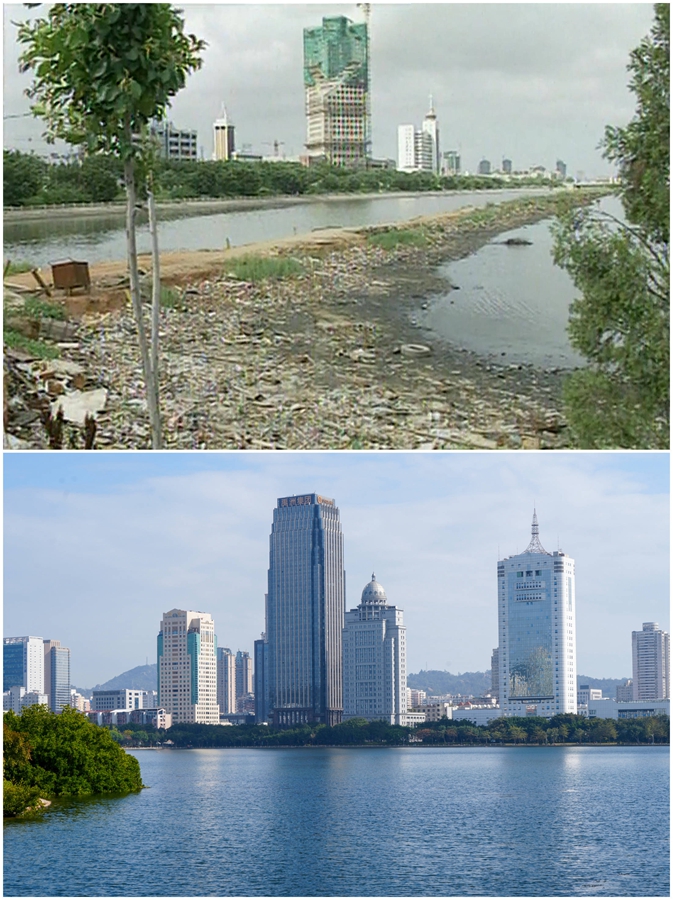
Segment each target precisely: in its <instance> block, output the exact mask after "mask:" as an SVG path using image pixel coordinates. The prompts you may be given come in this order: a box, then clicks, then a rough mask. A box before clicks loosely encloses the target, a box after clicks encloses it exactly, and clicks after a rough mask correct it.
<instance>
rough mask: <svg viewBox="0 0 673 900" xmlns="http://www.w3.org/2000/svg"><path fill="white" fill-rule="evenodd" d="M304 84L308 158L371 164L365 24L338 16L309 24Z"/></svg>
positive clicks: (367, 43) (349, 164) (306, 38)
mask: <svg viewBox="0 0 673 900" xmlns="http://www.w3.org/2000/svg"><path fill="white" fill-rule="evenodd" d="M304 88H305V93H306V131H307V137H306V150H307V154H308V157H309V161H311V160H320V159H324V160H326V161H327V162H329V163H331V164H332V165H335V166H359V165H366V164H367V160H368V159H369V157H370V156H371V136H370V113H369V29H368V27H367V24H366V23H364V22H363V23H359V24H356V23H354V22H351V20H350V19H347V18H346V17H345V16H334V17H331V18H324V19H323V20H322V25H321V26H318V27H317V28H305V29H304Z"/></svg>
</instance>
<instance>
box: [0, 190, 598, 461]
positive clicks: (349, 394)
mask: <svg viewBox="0 0 673 900" xmlns="http://www.w3.org/2000/svg"><path fill="white" fill-rule="evenodd" d="M606 192H607V191H606V189H602V190H601V189H594V190H589V189H587V190H577V191H562V192H558V191H557V192H553V193H548V194H546V195H542V196H536V197H526V198H518V199H516V200H513V201H507V202H503V203H499V204H489V205H487V206H486V207H483V208H479V209H474V208H465V209H461V210H458V211H455V212H450V213H443V214H439V215H434V216H423V217H418V218H416V219H414V220H411V221H409V222H404V223H398V224H394V225H377V226H370V227H366V228H340V229H323V230H321V231H318V232H314V233H311V234H308V235H303V236H295V237H291V238H287V239H285V240H280V241H278V240H276V241H270V242H267V243H264V244H257V245H247V246H245V247H235V248H231V249H223V250H221V251H192V252H185V253H165V254H163V255H162V260H161V267H162V291H163V298H162V299H163V302H162V305H163V309H162V312H161V316H162V321H161V329H162V351H161V353H162V356H161V360H160V370H161V371H160V397H161V408H162V415H163V419H164V442H165V446H166V448H167V449H178V448H179V449H196V448H199V449H201V448H203V449H229V448H231V449H234V448H235V449H247V448H252V449H307V448H309V449H342V448H343V449H388V448H390V449H416V448H423V449H445V448H446V449H449V448H462V449H473V448H474V449H496V448H501V447H502V448H510V449H517V448H524V449H525V448H531V449H539V448H542V449H544V448H546V447H549V448H558V447H563V446H567V445H568V436H567V433H566V431H565V423H564V421H563V417H562V413H561V399H560V396H561V385H562V381H563V372H561V370H558V369H556V370H538V369H535V368H534V367H532V366H530V367H529V366H522V365H511V364H508V362H507V360H506V359H504V360H502V361H498V362H496V361H493V363H491V361H489V360H483V359H480V358H478V357H476V356H475V355H474V354H471V353H469V352H468V351H466V350H464V349H463V348H460V347H454V346H451V345H447V344H440V343H439V342H430V341H429V340H428V339H427V338H426V337H424V338H423V344H422V345H420V349H419V334H418V330H417V328H416V327H415V325H414V316H413V314H414V311H415V310H418V309H419V308H421V307H422V303H423V301H424V299H425V298H426V297H428V296H430V295H431V294H432V293H433V291H434V292H437V291H446V290H451V289H452V286H450V285H448V284H447V282H446V281H444V280H443V279H441V278H440V277H439V276H438V275H437V274H436V272H435V269H436V267H437V266H438V265H439V264H440V263H442V262H444V261H448V260H454V259H460V258H462V257H464V256H467V255H469V254H471V253H473V252H475V251H476V250H477V249H479V247H481V246H483V245H484V244H485V243H487V242H488V241H489V240H492V239H493V238H494V237H496V236H497V235H498V234H500V233H501V232H503V231H507V230H511V229H513V228H517V227H519V226H520V225H524V224H531V223H534V222H537V221H540V220H542V219H546V218H550V217H552V216H554V215H555V214H556V213H557V212H558V211H559V210H562V209H567V208H568V207H569V206H571V207H572V206H577V205H586V204H590V203H592V202H594V201H595V200H597V199H599V197H601V196H603V195H604V194H605V193H606ZM504 252H509V251H507V250H505V251H504ZM141 266H143V268H147V269H149V264H148V260H147V259H146V258H143V257H141ZM91 277H92V292H91V295H90V297H88V298H82V297H77V296H74V297H72V298H69V299H67V300H66V301H65V306H64V309H65V313H66V315H67V316H70V317H73V318H76V319H77V330H78V339H77V341H76V342H75V344H74V346H73V345H72V343H71V346H70V347H69V348H68V349H67V350H64V351H63V355H64V356H67V359H68V361H69V362H71V363H74V364H76V365H78V366H80V367H81V369H82V370H83V371H84V372H86V375H85V376H84V379H82V378H80V379H79V382H80V389H86V388H87V386H90V387H92V388H93V387H96V388H97V389H100V388H104V389H105V391H106V405H105V409H104V410H103V411H101V412H99V413H98V416H97V418H98V431H97V437H96V446H97V447H104V448H122V447H123V448H132V449H142V448H144V447H146V446H148V442H149V420H148V417H147V413H146V410H145V408H144V389H143V386H142V384H140V383H139V382H138V379H137V377H136V374H135V372H136V364H137V361H136V355H137V351H136V348H135V344H134V339H133V332H134V326H133V323H132V318H131V314H130V311H129V308H128V306H127V303H126V299H125V294H126V288H127V285H126V265H125V263H123V262H118V263H105V264H100V265H93V266H92V267H91ZM31 282H32V276H31V275H30V273H24V274H18V275H14V276H12V278H11V283H10V284H9V285H8V287H9V288H10V289H11V285H12V284H15V285H16V286H17V287H21V288H22V289H24V290H30V288H31V287H32V285H31ZM149 286H150V285H149V283H148V284H147V285H146V289H147V290H149ZM22 302H25V301H21V299H20V298H18V299H17V301H16V305H15V307H14V308H13V309H10V310H9V311H7V310H6V312H5V332H6V333H5V343H6V345H9V346H10V347H11V346H17V347H18V348H19V349H24V350H25V349H27V350H28V352H32V353H36V352H37V349H36V348H35V346H34V345H31V346H30V347H28V348H26V344H25V337H29V338H30V339H31V340H33V341H35V340H42V338H41V336H40V334H39V326H40V324H41V323H38V333H37V334H36V333H35V324H34V318H33V319H31V321H30V323H29V327H30V328H31V329H33V331H32V332H31V333H30V335H24V338H19V339H18V343H17V338H16V337H14V334H15V333H16V328H15V322H16V321H17V320H19V321H20V320H21V319H22V318H23V319H25V315H24V309H23V308H22ZM53 329H54V326H53V325H52V324H50V323H47V328H46V329H45V332H46V333H49V332H50V331H53ZM8 331H9V332H10V339H9V340H8V338H7V332H8ZM12 342H14V344H12ZM57 343H58V342H53V343H52V344H51V345H50V344H49V341H48V340H46V341H45V342H44V344H45V347H46V348H47V352H45V356H48V355H49V353H50V352H51V349H52V347H53V348H54V349H55V353H56V354H60V349H59V348H58V347H57V346H56V345H57ZM428 344H430V346H428ZM24 361H25V360H24ZM36 369H37V370H38V371H37V374H38V380H39V385H40V387H41V388H42V389H43V390H44V386H45V384H46V385H48V384H49V383H51V384H53V385H55V389H56V390H57V391H58V392H59V393H58V394H56V395H54V396H47V397H45V398H41V397H39V396H38V397H37V398H36V400H37V402H38V403H40V402H41V403H42V406H43V407H44V405H45V403H47V402H48V403H53V402H54V401H55V400H56V399H57V397H58V396H59V394H63V393H64V391H66V390H67V385H66V386H65V387H64V386H63V384H62V383H61V382H59V383H58V384H56V383H55V382H56V379H49V378H45V377H42V376H44V371H42V370H43V366H42V364H41V363H39V362H38V363H37V364H36ZM21 379H22V380H23V381H25V376H24V374H23V373H19V374H17V376H16V378H14V373H13V371H12V369H11V366H10V371H9V378H8V379H7V381H8V383H9V389H10V393H11V392H12V391H13V382H14V381H16V382H17V383H18V382H19V381H20V380H21ZM24 412H25V410H22V409H18V415H17V418H18V419H19V420H20V421H22V422H25V421H26V415H23V413H24ZM42 412H43V411H41V412H40V413H39V415H42ZM39 415H38V417H37V418H38V421H37V422H35V421H33V422H30V421H29V422H28V427H25V426H22V427H19V428H15V427H14V425H13V422H12V421H11V420H10V421H9V422H8V423H7V431H8V432H9V433H10V434H13V435H14V436H15V438H16V439H18V441H19V442H21V441H23V442H24V444H21V443H19V444H18V445H17V446H29V447H46V446H49V443H48V438H47V436H46V434H45V433H44V430H43V429H42V426H41V424H40V422H39ZM65 432H66V434H65V437H64V443H63V444H62V446H73V447H77V446H80V445H81V444H80V443H79V441H80V436H79V432H78V429H77V428H76V427H71V426H69V425H68V424H67V423H66V425H65Z"/></svg>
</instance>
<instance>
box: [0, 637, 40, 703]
mask: <svg viewBox="0 0 673 900" xmlns="http://www.w3.org/2000/svg"><path fill="white" fill-rule="evenodd" d="M2 684H3V687H2V689H3V691H8V690H9V689H10V688H13V687H23V688H25V689H26V691H28V692H32V691H35V692H37V693H38V694H43V693H44V641H43V639H42V638H41V637H33V636H32V635H31V636H28V637H8V638H4V639H3V642H2Z"/></svg>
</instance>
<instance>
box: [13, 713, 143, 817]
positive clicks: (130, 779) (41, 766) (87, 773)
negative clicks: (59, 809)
mask: <svg viewBox="0 0 673 900" xmlns="http://www.w3.org/2000/svg"><path fill="white" fill-rule="evenodd" d="M3 733H4V753H3V795H4V800H3V809H4V815H5V816H15V815H19V814H20V813H22V812H23V811H24V810H25V809H26V808H29V807H32V806H34V805H35V802H36V801H37V799H38V797H44V798H55V797H64V796H75V797H84V796H90V795H93V794H127V793H129V792H131V791H139V790H140V789H141V788H142V786H143V784H142V780H141V777H140V766H139V765H138V760H137V759H135V758H134V757H132V756H129V755H128V754H127V753H125V752H124V750H122V749H121V747H120V746H119V745H118V744H117V743H116V742H115V741H114V740H113V738H112V735H111V734H110V732H109V730H108V729H106V728H100V727H99V726H98V725H94V724H93V723H92V722H89V720H88V719H87V718H86V716H84V715H82V713H80V712H78V711H77V710H75V709H70V708H66V709H64V710H63V711H62V712H61V713H60V714H59V715H56V714H55V713H53V712H51V711H50V710H49V709H47V707H46V706H30V707H27V708H26V709H24V710H23V712H22V713H21V715H20V716H17V715H15V714H14V713H13V712H11V711H10V712H7V713H5V714H4V720H3Z"/></svg>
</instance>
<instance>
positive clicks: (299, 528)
mask: <svg viewBox="0 0 673 900" xmlns="http://www.w3.org/2000/svg"><path fill="white" fill-rule="evenodd" d="M269 544H270V551H269V589H268V597H267V622H266V636H267V641H268V671H267V680H268V702H269V709H268V714H269V717H270V718H269V721H272V722H273V724H275V725H295V724H302V723H304V722H318V723H323V724H325V725H335V724H337V723H338V722H340V721H341V718H342V714H343V702H342V660H341V647H342V641H341V631H342V628H343V623H344V604H345V573H344V568H343V534H342V532H341V523H340V520H339V510H338V508H337V507H336V506H335V504H334V501H333V500H330V499H328V498H326V497H321V496H320V495H319V494H302V495H301V496H293V497H282V498H280V499H279V500H278V505H277V507H276V509H274V512H273V526H272V529H271V537H270V539H269Z"/></svg>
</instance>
